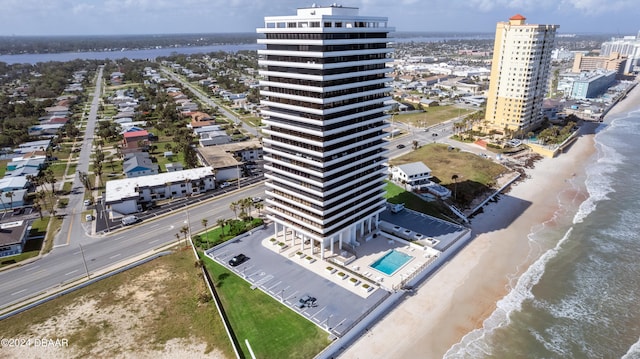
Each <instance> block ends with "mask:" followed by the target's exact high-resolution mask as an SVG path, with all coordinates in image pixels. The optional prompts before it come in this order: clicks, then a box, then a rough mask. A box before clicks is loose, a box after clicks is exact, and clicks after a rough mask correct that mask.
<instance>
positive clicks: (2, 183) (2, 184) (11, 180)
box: [0, 176, 31, 192]
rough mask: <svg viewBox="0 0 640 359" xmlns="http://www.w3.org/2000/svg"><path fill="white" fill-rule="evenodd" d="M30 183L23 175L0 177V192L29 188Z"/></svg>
mask: <svg viewBox="0 0 640 359" xmlns="http://www.w3.org/2000/svg"><path fill="white" fill-rule="evenodd" d="M30 185H31V184H30V183H29V181H28V180H27V177H25V176H18V177H4V178H0V192H13V191H19V190H23V189H29V187H30Z"/></svg>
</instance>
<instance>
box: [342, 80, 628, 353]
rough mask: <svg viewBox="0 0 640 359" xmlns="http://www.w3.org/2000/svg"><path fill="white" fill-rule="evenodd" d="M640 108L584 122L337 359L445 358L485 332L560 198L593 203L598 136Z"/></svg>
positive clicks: (623, 106) (624, 107) (624, 106)
mask: <svg viewBox="0 0 640 359" xmlns="http://www.w3.org/2000/svg"><path fill="white" fill-rule="evenodd" d="M639 103H640V86H636V87H635V88H634V89H633V90H632V91H631V92H630V93H629V94H628V95H627V97H626V98H625V99H623V100H622V101H620V102H619V103H618V104H616V106H614V107H613V108H612V109H611V110H610V111H609V113H608V114H607V116H606V117H605V121H604V122H603V123H593V122H587V121H585V122H584V123H583V125H582V126H581V135H580V136H579V138H578V140H577V141H576V142H575V143H574V144H572V145H571V147H569V148H568V149H567V151H566V152H565V153H562V154H560V156H558V157H556V158H553V159H551V158H544V159H542V160H540V161H537V162H536V163H535V166H534V168H533V169H530V170H527V171H526V174H527V178H526V179H525V180H524V181H521V182H519V183H517V184H515V185H514V186H513V187H511V189H510V190H509V192H507V193H504V194H501V195H500V199H499V201H497V202H496V203H490V204H488V205H485V207H483V209H484V210H483V212H482V213H480V214H478V215H476V216H475V217H474V218H473V219H472V221H471V228H472V231H473V233H474V238H473V239H472V240H471V242H470V243H469V244H468V245H466V246H465V247H464V248H463V249H462V250H461V251H460V252H459V253H458V254H457V255H456V256H455V257H453V258H452V259H451V260H450V262H449V263H447V264H446V265H444V266H443V267H441V268H440V269H438V271H437V272H436V273H435V274H433V275H432V276H431V277H430V278H428V279H427V280H426V281H425V282H424V283H423V284H422V285H421V286H420V288H419V289H418V291H417V292H416V293H415V294H414V295H413V296H407V297H406V298H405V299H404V300H403V301H402V302H400V304H399V305H398V306H397V307H396V308H394V309H393V310H392V311H391V312H390V313H389V314H388V315H387V316H386V317H384V318H382V319H381V320H380V321H379V322H378V323H376V324H375V325H374V326H373V327H372V328H370V330H369V331H368V332H367V333H366V335H365V336H363V337H361V338H360V339H359V340H358V341H357V342H355V343H354V344H353V345H352V346H351V347H349V348H348V349H347V350H346V351H345V352H344V353H343V354H342V355H341V356H340V358H345V359H346V358H371V357H386V358H405V357H423V358H441V357H443V356H444V354H445V353H446V352H447V351H448V350H449V349H450V348H451V347H452V346H453V345H455V344H457V343H459V342H460V341H461V340H462V339H463V337H464V336H465V335H467V334H468V333H470V332H472V331H473V330H475V329H479V328H482V327H483V323H484V321H485V320H486V319H487V318H489V317H490V316H491V315H492V313H493V312H494V311H495V310H496V308H497V304H498V301H499V300H501V299H502V298H503V297H504V296H505V295H507V294H508V293H509V291H510V290H511V288H512V287H513V285H514V284H515V282H516V281H517V279H518V278H519V277H520V276H521V275H522V274H523V273H524V271H526V270H527V268H528V267H529V266H530V265H531V264H532V263H533V262H535V260H536V259H538V258H539V257H540V255H542V253H543V252H544V251H545V250H546V249H547V248H539V247H535V248H534V247H532V246H531V245H530V241H529V239H528V236H529V234H530V233H532V231H533V230H534V229H535V228H536V227H537V226H540V225H543V224H544V225H551V226H553V225H556V224H557V223H555V219H556V218H555V215H556V213H557V212H558V211H561V210H562V209H561V208H560V203H559V197H560V196H563V194H565V193H570V194H571V196H572V197H574V198H577V199H578V200H579V201H580V202H581V201H584V200H585V199H586V198H587V197H588V193H587V192H586V189H585V185H584V180H583V179H584V176H585V167H586V165H587V164H588V163H589V159H590V158H592V157H593V156H595V155H596V147H595V139H594V136H595V133H596V130H597V128H598V127H599V126H601V125H602V124H604V125H607V124H608V123H610V121H611V118H612V117H613V116H617V115H620V114H623V113H625V112H629V111H631V110H632V109H634V108H636V107H637V106H638V104H639ZM574 180H575V181H574ZM572 182H577V183H574V184H573V185H572ZM574 185H577V187H578V188H575V187H574ZM549 193H553V194H555V195H549Z"/></svg>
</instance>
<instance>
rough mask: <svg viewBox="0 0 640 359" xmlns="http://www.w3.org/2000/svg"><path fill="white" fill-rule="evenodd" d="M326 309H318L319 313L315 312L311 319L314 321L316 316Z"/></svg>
mask: <svg viewBox="0 0 640 359" xmlns="http://www.w3.org/2000/svg"><path fill="white" fill-rule="evenodd" d="M326 308H327V306H326V305H325V306H324V307H322V309H320V310H319V311H317V312H316V314H314V315H313V316H311V318H314V320H315V317H316V315H318V314H320V313H322V312H323V311H324V310H325V309H326ZM316 321H317V320H316Z"/></svg>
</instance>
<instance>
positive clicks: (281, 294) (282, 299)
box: [280, 289, 284, 303]
mask: <svg viewBox="0 0 640 359" xmlns="http://www.w3.org/2000/svg"><path fill="white" fill-rule="evenodd" d="M280 302H282V303H284V289H282V290H281V291H280Z"/></svg>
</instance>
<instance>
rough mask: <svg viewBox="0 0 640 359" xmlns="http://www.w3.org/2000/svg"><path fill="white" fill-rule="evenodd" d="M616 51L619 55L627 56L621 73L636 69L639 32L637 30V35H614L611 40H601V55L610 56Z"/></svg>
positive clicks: (639, 50)
mask: <svg viewBox="0 0 640 359" xmlns="http://www.w3.org/2000/svg"><path fill="white" fill-rule="evenodd" d="M616 52H617V53H619V54H620V55H621V56H627V62H626V64H625V67H624V69H623V71H622V72H623V73H625V74H628V73H631V72H634V71H637V66H638V62H639V61H640V32H638V35H637V36H624V37H614V38H612V39H611V41H606V42H603V43H602V46H601V47H600V55H601V56H610V55H611V54H613V53H616Z"/></svg>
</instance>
